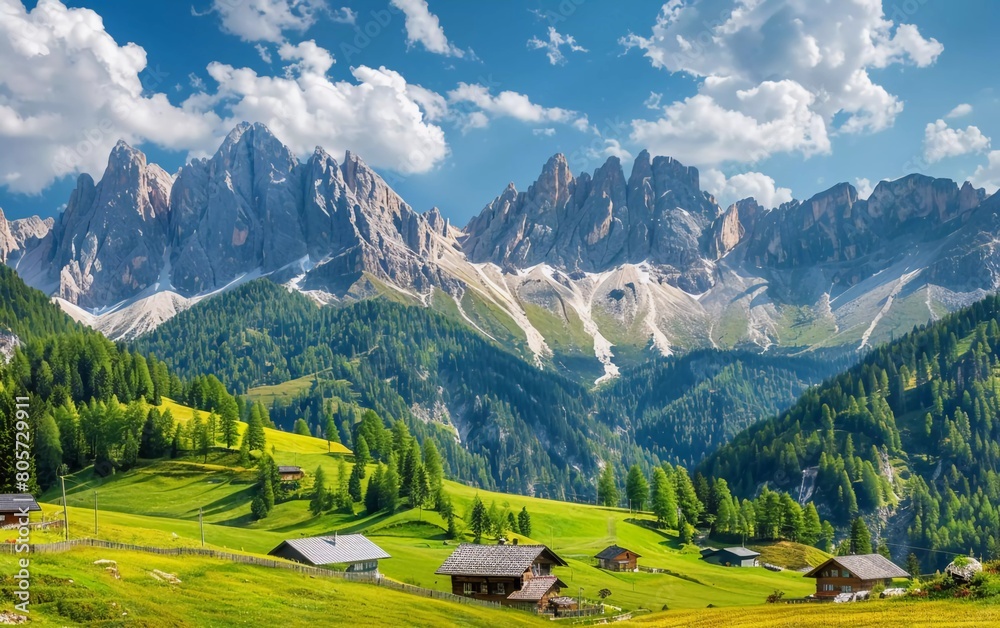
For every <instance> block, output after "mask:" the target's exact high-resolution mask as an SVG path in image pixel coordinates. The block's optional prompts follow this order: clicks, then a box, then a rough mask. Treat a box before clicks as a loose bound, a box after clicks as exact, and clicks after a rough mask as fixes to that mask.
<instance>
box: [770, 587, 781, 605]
mask: <svg viewBox="0 0 1000 628" xmlns="http://www.w3.org/2000/svg"><path fill="white" fill-rule="evenodd" d="M783 597H785V592H784V591H779V590H777V589H775V590H774V592H773V593H771V595H769V596H767V603H768V604H777V603H778V602H780V601H781V598H783Z"/></svg>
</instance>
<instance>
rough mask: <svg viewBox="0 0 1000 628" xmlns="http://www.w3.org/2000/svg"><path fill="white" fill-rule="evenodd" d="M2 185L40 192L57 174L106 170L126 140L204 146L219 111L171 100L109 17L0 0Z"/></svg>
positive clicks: (50, 1)
mask: <svg viewBox="0 0 1000 628" xmlns="http://www.w3.org/2000/svg"><path fill="white" fill-rule="evenodd" d="M0 68H3V69H2V70H0V94H2V96H0V145H2V146H3V150H2V151H0V185H6V186H7V187H8V188H9V189H11V190H12V191H15V192H26V193H35V192H39V191H41V190H42V189H44V188H45V187H46V186H47V185H49V184H50V183H51V182H52V181H54V180H55V179H58V178H60V177H62V176H65V175H71V174H76V173H80V172H91V173H95V174H99V173H101V172H103V170H104V166H105V164H106V163H107V158H108V154H109V153H110V151H111V149H112V148H113V147H114V145H115V142H117V141H118V139H120V138H121V139H125V140H126V141H129V142H131V143H141V142H143V141H150V142H154V143H156V144H158V145H160V146H163V147H165V148H173V149H187V148H190V147H192V146H199V145H201V143H202V142H203V140H204V139H205V138H206V137H210V136H211V134H212V130H213V129H214V128H215V127H216V125H217V123H218V117H217V116H215V115H214V114H212V113H211V112H204V111H197V110H194V109H192V108H190V107H187V106H176V105H174V104H172V103H171V102H170V101H169V100H168V99H167V97H166V95H164V94H163V93H161V92H160V91H159V90H162V89H165V88H166V87H167V80H168V77H167V75H166V74H165V73H164V72H162V71H160V70H159V69H158V68H156V67H152V68H150V67H147V60H146V51H145V50H144V49H143V48H142V47H140V46H138V45H136V44H132V43H129V44H126V45H124V46H119V45H118V44H117V43H116V42H115V40H114V38H112V37H111V35H109V34H108V33H107V32H106V31H105V30H104V23H103V21H102V20H101V16H100V15H98V14H97V13H95V12H94V11H91V10H89V9H75V8H74V9H70V8H67V7H66V6H65V5H64V4H62V3H61V2H59V1H58V0H40V1H39V2H38V4H37V6H36V7H35V8H34V9H32V10H31V11H30V12H28V11H27V10H26V9H25V7H24V5H23V4H21V2H20V1H19V0H0Z"/></svg>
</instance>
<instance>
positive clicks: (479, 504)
mask: <svg viewBox="0 0 1000 628" xmlns="http://www.w3.org/2000/svg"><path fill="white" fill-rule="evenodd" d="M489 527H490V522H489V514H488V513H487V512H486V506H485V505H483V501H482V500H481V499H479V495H476V497H475V499H474V500H473V501H472V514H471V515H470V517H469V528H470V529H471V530H472V542H473V543H476V544H478V543H482V542H483V534H485V533H486V532H488V531H489ZM522 528H523V526H522Z"/></svg>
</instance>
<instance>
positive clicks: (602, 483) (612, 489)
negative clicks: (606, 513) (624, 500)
mask: <svg viewBox="0 0 1000 628" xmlns="http://www.w3.org/2000/svg"><path fill="white" fill-rule="evenodd" d="M597 494H598V497H599V501H600V503H601V504H602V505H604V506H606V507H613V506H617V505H618V500H619V497H620V495H619V493H618V487H617V486H616V485H615V470H614V468H613V467H612V465H611V463H610V462H606V463H605V464H604V470H603V471H602V472H601V479H600V480H599V481H598V483H597Z"/></svg>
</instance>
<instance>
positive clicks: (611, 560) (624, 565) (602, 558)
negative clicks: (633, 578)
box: [594, 545, 641, 571]
mask: <svg viewBox="0 0 1000 628" xmlns="http://www.w3.org/2000/svg"><path fill="white" fill-rule="evenodd" d="M594 558H596V559H597V565H598V567H600V568H601V569H607V570H608V571H639V558H641V556H640V555H639V554H636V553H635V552H633V551H631V550H627V549H625V548H624V547H619V546H618V545H611V546H610V547H606V548H604V549H603V550H601V552H600V553H599V554H598V555H597V556H595V557H594Z"/></svg>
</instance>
